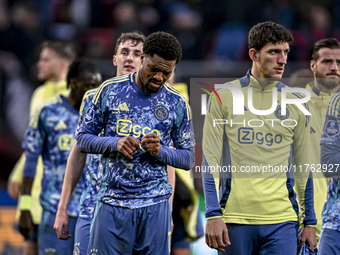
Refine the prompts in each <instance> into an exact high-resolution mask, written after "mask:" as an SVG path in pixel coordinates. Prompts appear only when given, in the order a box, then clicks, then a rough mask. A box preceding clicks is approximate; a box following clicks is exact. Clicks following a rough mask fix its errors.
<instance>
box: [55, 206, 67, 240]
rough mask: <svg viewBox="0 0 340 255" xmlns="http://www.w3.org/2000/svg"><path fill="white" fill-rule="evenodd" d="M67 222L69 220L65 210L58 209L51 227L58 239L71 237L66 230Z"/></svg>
mask: <svg viewBox="0 0 340 255" xmlns="http://www.w3.org/2000/svg"><path fill="white" fill-rule="evenodd" d="M68 222H69V217H68V214H67V210H60V209H58V211H57V215H56V217H55V221H54V226H53V229H54V230H55V232H56V233H57V235H58V238H59V239H62V240H67V239H69V238H71V235H70V233H69V232H68ZM63 228H64V231H63Z"/></svg>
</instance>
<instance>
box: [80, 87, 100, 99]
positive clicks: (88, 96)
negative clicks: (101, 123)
mask: <svg viewBox="0 0 340 255" xmlns="http://www.w3.org/2000/svg"><path fill="white" fill-rule="evenodd" d="M96 92H97V88H95V89H90V90H88V91H86V92H85V94H84V96H83V101H88V100H92V98H93V96H94V94H96Z"/></svg>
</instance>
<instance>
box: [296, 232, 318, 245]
mask: <svg viewBox="0 0 340 255" xmlns="http://www.w3.org/2000/svg"><path fill="white" fill-rule="evenodd" d="M304 243H306V244H308V246H309V247H310V248H311V249H312V250H314V248H315V247H316V245H317V242H316V235H315V228H314V227H304V229H303V230H302V231H301V234H300V240H299V250H300V249H301V247H302V245H304Z"/></svg>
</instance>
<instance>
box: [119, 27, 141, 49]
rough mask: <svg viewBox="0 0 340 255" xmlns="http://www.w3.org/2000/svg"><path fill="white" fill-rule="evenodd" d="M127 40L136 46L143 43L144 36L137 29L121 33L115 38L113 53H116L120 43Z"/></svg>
mask: <svg viewBox="0 0 340 255" xmlns="http://www.w3.org/2000/svg"><path fill="white" fill-rule="evenodd" d="M128 40H131V42H132V44H133V46H136V45H138V44H139V43H142V44H144V42H145V36H144V35H143V34H142V32H139V31H134V32H129V33H122V34H121V36H120V37H119V38H118V39H117V42H116V47H115V54H117V51H118V47H119V45H120V44H122V43H125V42H126V41H128Z"/></svg>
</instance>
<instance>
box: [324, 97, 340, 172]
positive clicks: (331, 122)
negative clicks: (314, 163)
mask: <svg viewBox="0 0 340 255" xmlns="http://www.w3.org/2000/svg"><path fill="white" fill-rule="evenodd" d="M339 98H340V96H339V95H336V96H334V97H333V98H332V100H331V101H330V102H329V106H328V110H327V115H326V121H325V124H324V128H323V132H322V138H321V142H320V145H321V166H322V172H323V175H324V176H325V177H333V176H339V175H340V170H339V168H340V116H339V107H338V104H337V103H338V102H339V100H340V99H339Z"/></svg>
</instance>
